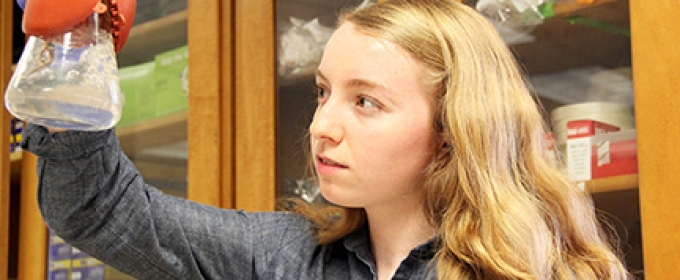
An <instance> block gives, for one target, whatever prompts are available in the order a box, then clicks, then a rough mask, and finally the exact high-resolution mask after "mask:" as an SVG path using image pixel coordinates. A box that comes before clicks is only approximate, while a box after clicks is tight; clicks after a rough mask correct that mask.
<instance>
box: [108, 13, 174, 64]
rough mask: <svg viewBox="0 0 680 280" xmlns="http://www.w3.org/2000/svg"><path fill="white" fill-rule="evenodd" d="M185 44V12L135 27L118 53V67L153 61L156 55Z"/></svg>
mask: <svg viewBox="0 0 680 280" xmlns="http://www.w3.org/2000/svg"><path fill="white" fill-rule="evenodd" d="M186 44H187V11H181V12H176V13H174V14H171V15H168V16H164V17H162V18H159V19H156V20H152V21H148V22H145V23H142V24H139V25H135V26H134V28H132V30H131V31H130V35H129V36H128V40H127V43H126V44H125V47H123V49H121V51H120V52H119V53H118V65H119V66H120V67H124V66H130V65H135V64H139V63H143V62H148V61H152V60H154V56H155V55H156V54H159V53H162V52H166V51H169V50H172V49H175V48H178V47H181V46H184V45H186Z"/></svg>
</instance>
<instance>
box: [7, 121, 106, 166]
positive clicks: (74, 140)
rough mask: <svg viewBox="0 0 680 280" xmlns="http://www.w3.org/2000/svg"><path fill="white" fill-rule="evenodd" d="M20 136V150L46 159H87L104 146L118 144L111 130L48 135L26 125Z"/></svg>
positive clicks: (44, 129)
mask: <svg viewBox="0 0 680 280" xmlns="http://www.w3.org/2000/svg"><path fill="white" fill-rule="evenodd" d="M21 134H22V135H21V136H22V140H21V148H22V149H24V150H26V151H29V152H31V153H33V154H35V155H37V156H39V157H43V158H47V159H60V160H63V159H75V158H81V157H87V156H88V155H90V154H92V153H93V152H95V151H98V150H100V149H102V148H103V147H105V146H108V145H115V144H117V143H118V139H117V138H116V136H115V132H114V130H113V129H107V130H102V131H66V132H57V133H50V132H49V131H47V129H46V128H44V127H42V126H39V125H35V124H28V125H27V126H26V127H25V128H24V130H23V131H22V133H21Z"/></svg>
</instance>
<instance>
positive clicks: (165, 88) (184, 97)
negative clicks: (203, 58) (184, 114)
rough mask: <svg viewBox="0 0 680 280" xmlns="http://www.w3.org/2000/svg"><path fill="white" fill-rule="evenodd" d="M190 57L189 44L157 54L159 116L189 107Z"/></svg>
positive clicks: (156, 90) (156, 78)
mask: <svg viewBox="0 0 680 280" xmlns="http://www.w3.org/2000/svg"><path fill="white" fill-rule="evenodd" d="M188 58H189V49H188V48H187V46H184V47H180V48H177V49H174V50H172V51H168V52H165V53H162V54H158V55H157V56H156V67H155V69H154V71H155V74H154V76H155V81H156V85H155V87H156V88H155V93H156V94H155V96H156V100H155V105H156V116H157V117H158V116H163V115H167V114H171V113H175V112H179V111H183V110H186V109H187V108H188V106H189V102H188V84H189V80H188V71H189V68H188Z"/></svg>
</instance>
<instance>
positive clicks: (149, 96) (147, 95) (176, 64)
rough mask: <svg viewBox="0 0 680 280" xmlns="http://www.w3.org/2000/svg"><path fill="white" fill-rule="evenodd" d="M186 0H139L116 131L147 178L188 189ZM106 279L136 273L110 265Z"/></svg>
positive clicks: (182, 192) (180, 192)
mask: <svg viewBox="0 0 680 280" xmlns="http://www.w3.org/2000/svg"><path fill="white" fill-rule="evenodd" d="M187 47H188V46H187V1H186V0H179V1H177V0H173V1H170V0H141V1H140V0H137V12H136V15H135V23H134V26H133V28H132V30H131V32H130V36H129V38H128V41H127V43H126V45H125V47H124V48H123V49H122V50H121V51H120V53H119V54H118V66H119V76H120V84H121V90H122V91H123V93H124V94H125V107H124V109H123V114H122V117H121V120H120V122H119V124H118V125H117V126H116V133H117V135H118V137H119V138H120V143H121V145H122V147H123V150H124V151H125V153H126V154H127V155H128V157H129V158H130V159H131V160H132V161H133V162H134V164H135V166H136V167H137V168H138V169H139V171H140V173H141V174H142V176H143V177H144V179H145V181H146V182H147V183H148V184H151V185H153V186H155V187H157V188H159V189H161V190H162V191H163V192H165V193H168V194H172V195H176V196H180V197H186V193H187V154H188V150H187V147H188V146H187V108H188V102H187V96H188V76H187V73H188V68H187V65H188V64H187V59H188V49H187ZM104 279H133V278H131V277H129V276H126V275H123V274H122V273H120V272H118V271H116V270H114V269H112V268H110V267H107V269H106V275H105V278H104Z"/></svg>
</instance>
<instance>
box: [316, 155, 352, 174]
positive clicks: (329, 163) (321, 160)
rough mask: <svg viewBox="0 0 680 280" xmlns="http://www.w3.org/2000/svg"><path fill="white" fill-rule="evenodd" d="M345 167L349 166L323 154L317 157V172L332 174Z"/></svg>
mask: <svg viewBox="0 0 680 280" xmlns="http://www.w3.org/2000/svg"><path fill="white" fill-rule="evenodd" d="M343 169H347V166H346V165H344V164H342V163H339V162H336V161H334V160H332V159H329V158H326V157H322V156H319V157H317V158H316V172H317V173H319V174H331V173H333V172H337V171H339V170H343Z"/></svg>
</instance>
